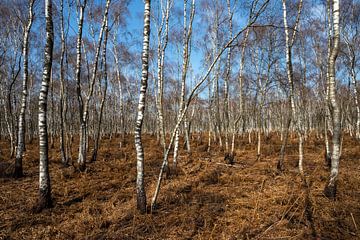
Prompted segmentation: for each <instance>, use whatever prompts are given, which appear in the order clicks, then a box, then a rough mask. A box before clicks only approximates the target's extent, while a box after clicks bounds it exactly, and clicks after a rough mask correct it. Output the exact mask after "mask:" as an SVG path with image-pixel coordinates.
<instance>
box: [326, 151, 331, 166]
mask: <svg viewBox="0 0 360 240" xmlns="http://www.w3.org/2000/svg"><path fill="white" fill-rule="evenodd" d="M324 158H325V165H326V166H327V167H329V168H330V167H331V156H330V154H327V153H326V151H325V153H324Z"/></svg>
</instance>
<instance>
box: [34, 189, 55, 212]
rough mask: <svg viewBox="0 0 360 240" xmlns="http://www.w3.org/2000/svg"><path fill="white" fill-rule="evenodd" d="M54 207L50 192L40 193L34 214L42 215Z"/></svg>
mask: <svg viewBox="0 0 360 240" xmlns="http://www.w3.org/2000/svg"><path fill="white" fill-rule="evenodd" d="M53 206H54V205H53V202H52V199H51V195H50V192H48V193H40V196H39V200H38V202H37V204H36V206H34V208H33V212H34V213H40V212H42V211H43V210H44V209H49V208H52V207H53Z"/></svg>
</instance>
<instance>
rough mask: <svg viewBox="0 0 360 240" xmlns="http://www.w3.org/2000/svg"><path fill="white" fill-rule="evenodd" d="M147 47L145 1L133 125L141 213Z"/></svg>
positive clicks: (147, 6)
mask: <svg viewBox="0 0 360 240" xmlns="http://www.w3.org/2000/svg"><path fill="white" fill-rule="evenodd" d="M149 45H150V0H145V6H144V32H143V50H142V56H141V60H142V66H141V86H140V95H139V104H138V108H137V110H138V111H137V117H136V124H135V131H134V135H135V148H136V168H137V175H136V193H137V209H138V210H139V211H140V212H141V213H146V192H145V185H144V149H143V145H142V141H141V131H142V125H143V120H144V111H145V103H146V99H145V97H146V90H147V85H148V75H149Z"/></svg>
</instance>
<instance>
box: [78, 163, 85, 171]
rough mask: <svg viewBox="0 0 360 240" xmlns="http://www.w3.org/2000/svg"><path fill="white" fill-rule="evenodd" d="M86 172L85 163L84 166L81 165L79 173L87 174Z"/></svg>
mask: <svg viewBox="0 0 360 240" xmlns="http://www.w3.org/2000/svg"><path fill="white" fill-rule="evenodd" d="M85 170H86V165H85V164H84V163H83V164H80V165H79V171H80V172H85Z"/></svg>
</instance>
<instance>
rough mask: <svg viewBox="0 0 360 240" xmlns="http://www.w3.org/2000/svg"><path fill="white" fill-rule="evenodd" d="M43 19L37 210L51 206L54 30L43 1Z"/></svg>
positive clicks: (47, 4) (47, 2)
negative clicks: (50, 108)
mask: <svg viewBox="0 0 360 240" xmlns="http://www.w3.org/2000/svg"><path fill="white" fill-rule="evenodd" d="M45 19H46V45H45V54H44V70H43V78H42V83H41V90H40V96H39V150H40V165H39V202H38V206H37V210H38V211H41V210H42V209H44V208H49V207H51V206H52V200H51V186H50V175H49V156H48V149H49V146H48V130H47V110H48V109H47V98H48V90H49V82H50V77H51V66H52V54H53V46H54V30H53V20H52V2H51V0H45Z"/></svg>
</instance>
